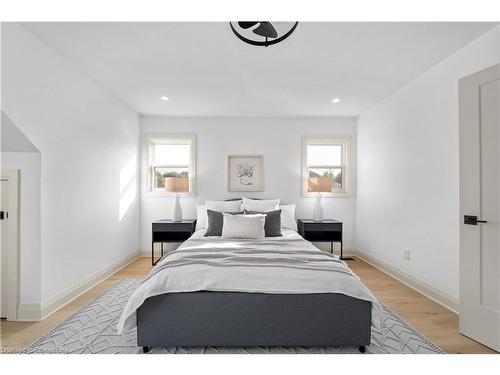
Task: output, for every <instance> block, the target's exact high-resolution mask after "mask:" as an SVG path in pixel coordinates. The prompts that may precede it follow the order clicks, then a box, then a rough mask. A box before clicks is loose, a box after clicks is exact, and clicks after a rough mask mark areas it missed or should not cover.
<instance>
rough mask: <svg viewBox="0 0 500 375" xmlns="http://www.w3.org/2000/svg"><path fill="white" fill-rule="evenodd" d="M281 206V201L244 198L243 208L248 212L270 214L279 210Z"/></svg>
mask: <svg viewBox="0 0 500 375" xmlns="http://www.w3.org/2000/svg"><path fill="white" fill-rule="evenodd" d="M279 205H280V200H279V199H262V200H258V199H250V198H243V208H244V209H245V210H247V211H254V212H268V211H274V210H277V209H278V207H279Z"/></svg>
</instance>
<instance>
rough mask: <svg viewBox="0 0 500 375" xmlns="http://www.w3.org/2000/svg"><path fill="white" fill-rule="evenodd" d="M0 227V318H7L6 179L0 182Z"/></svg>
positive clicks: (7, 190)
mask: <svg viewBox="0 0 500 375" xmlns="http://www.w3.org/2000/svg"><path fill="white" fill-rule="evenodd" d="M0 189H1V190H0V192H1V199H0V215H1V217H0V227H1V232H0V235H1V236H2V237H1V254H0V255H1V259H0V262H1V269H0V272H1V275H0V276H1V277H0V283H1V284H0V286H1V287H0V289H1V300H0V318H6V317H7V292H8V289H7V244H8V240H7V239H8V235H9V233H8V232H9V231H8V227H7V225H8V224H7V219H8V212H9V210H8V204H7V203H8V201H9V181H8V180H7V179H5V180H3V179H2V180H0Z"/></svg>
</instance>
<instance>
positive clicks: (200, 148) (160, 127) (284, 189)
mask: <svg viewBox="0 0 500 375" xmlns="http://www.w3.org/2000/svg"><path fill="white" fill-rule="evenodd" d="M141 123H142V133H143V134H145V133H194V134H196V136H197V180H198V181H197V197H195V198H181V204H182V208H183V214H184V217H185V218H194V217H196V211H195V205H196V204H202V203H203V202H204V201H205V200H212V199H226V198H229V197H241V196H242V195H243V193H228V192H227V168H226V164H227V155H230V154H256V155H264V174H265V176H264V177H265V191H264V192H262V193H248V194H245V196H248V197H252V196H253V197H260V198H275V197H279V198H281V201H282V202H283V203H296V204H297V216H298V217H302V218H310V217H312V206H313V198H302V197H301V142H302V140H301V138H302V136H303V135H315V134H335V135H351V136H352V137H353V150H352V155H353V163H352V168H353V171H352V174H351V175H352V190H353V197H351V198H324V199H323V208H324V211H325V217H328V218H335V219H338V220H342V221H343V222H344V237H345V240H344V245H345V246H346V247H352V246H353V244H354V237H353V235H354V209H355V208H354V192H355V187H356V184H355V181H354V180H355V168H356V160H355V155H356V150H355V145H356V142H355V127H356V123H355V120H354V119H353V118H340V117H337V118H182V117H143V118H142V121H141ZM146 170H147V167H146V160H145V157H144V153H143V165H142V169H141V171H142V172H145V171H146ZM145 178H146V174H145V173H142V176H141V179H142V188H141V192H142V198H141V211H142V212H141V249H150V248H151V223H152V222H153V221H155V220H159V219H165V218H169V217H170V214H171V211H170V210H171V200H172V198H166V197H162V198H158V197H148V196H145V195H144V192H145V181H146V180H145Z"/></svg>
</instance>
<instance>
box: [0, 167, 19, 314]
mask: <svg viewBox="0 0 500 375" xmlns="http://www.w3.org/2000/svg"><path fill="white" fill-rule="evenodd" d="M18 189H19V171H17V170H2V171H1V174H0V226H1V228H0V229H1V231H0V235H1V236H2V237H1V238H0V246H1V248H0V255H1V257H0V261H1V267H0V272H1V274H0V283H1V284H0V292H1V299H0V303H1V306H0V310H1V317H2V318H4V317H5V318H7V319H8V320H17V308H18V290H19V289H18V287H19V280H18V240H17V239H18V225H19V221H18V219H19V215H18V209H19V202H18V196H19V190H18ZM2 216H3V218H2Z"/></svg>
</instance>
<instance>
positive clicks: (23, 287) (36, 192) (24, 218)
mask: <svg viewBox="0 0 500 375" xmlns="http://www.w3.org/2000/svg"><path fill="white" fill-rule="evenodd" d="M2 126H3V123H2ZM1 157H2V169H18V170H20V184H19V185H20V186H19V190H20V192H19V194H20V197H19V198H20V199H19V201H20V203H19V228H18V231H19V254H20V259H19V272H20V274H19V280H20V286H19V288H20V292H19V303H21V304H40V303H41V284H40V279H41V266H40V261H41V259H40V258H41V257H40V255H41V254H40V248H41V246H40V235H41V233H40V229H41V228H40V154H39V153H34V152H33V153H29V152H2V153H1Z"/></svg>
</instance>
